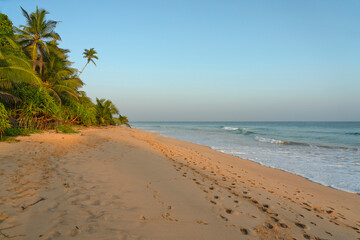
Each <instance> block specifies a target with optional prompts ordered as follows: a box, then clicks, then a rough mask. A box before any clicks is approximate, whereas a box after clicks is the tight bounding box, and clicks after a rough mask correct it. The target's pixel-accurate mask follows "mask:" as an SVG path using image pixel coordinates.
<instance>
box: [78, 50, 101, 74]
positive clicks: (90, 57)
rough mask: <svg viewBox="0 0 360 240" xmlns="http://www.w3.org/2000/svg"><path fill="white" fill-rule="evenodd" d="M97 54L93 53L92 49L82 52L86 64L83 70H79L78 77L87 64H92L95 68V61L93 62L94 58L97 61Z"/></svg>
mask: <svg viewBox="0 0 360 240" xmlns="http://www.w3.org/2000/svg"><path fill="white" fill-rule="evenodd" d="M96 54H97V52H96V51H95V49H94V48H90V49H85V50H84V52H83V55H84V58H87V62H86V64H85V66H84V68H83V69H82V70H81V72H80V74H79V76H80V75H81V74H82V72H83V71H84V69H85V68H86V66H87V65H88V64H89V62H92V63H93V64H94V65H95V66H96V63H95V61H94V60H93V59H94V58H95V59H99V58H98V56H96Z"/></svg>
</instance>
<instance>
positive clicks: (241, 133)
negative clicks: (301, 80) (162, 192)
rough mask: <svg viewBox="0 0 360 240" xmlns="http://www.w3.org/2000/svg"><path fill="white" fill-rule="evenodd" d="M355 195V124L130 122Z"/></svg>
mask: <svg viewBox="0 0 360 240" xmlns="http://www.w3.org/2000/svg"><path fill="white" fill-rule="evenodd" d="M132 126H133V127H134V128H138V129H142V130H146V131H153V132H157V133H159V134H160V135H162V136H167V137H172V138H176V139H180V140H184V141H189V142H193V143H198V144H202V145H207V146H209V147H211V148H212V149H214V150H216V151H219V152H222V153H226V154H231V155H234V156H237V157H240V158H245V159H249V160H251V161H254V162H257V163H260V164H262V165H265V166H269V167H273V168H277V169H281V170H284V171H287V172H290V173H295V174H298V175H300V176H303V177H305V178H308V179H309V180H311V181H314V182H317V183H320V184H323V185H327V186H330V187H333V188H336V189H340V190H345V191H350V192H355V193H358V194H360V122H133V123H132Z"/></svg>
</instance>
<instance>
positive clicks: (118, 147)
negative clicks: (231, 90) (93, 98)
mask: <svg viewBox="0 0 360 240" xmlns="http://www.w3.org/2000/svg"><path fill="white" fill-rule="evenodd" d="M19 139H20V140H21V141H20V142H19V143H1V144H0V163H1V166H2V169H0V180H1V182H2V184H0V194H1V196H0V199H1V200H0V209H1V210H0V236H1V234H3V235H4V234H5V235H7V236H17V237H14V239H24V237H25V236H26V237H27V239H35V238H39V236H40V235H41V236H42V237H41V239H69V238H70V237H71V238H74V239H96V238H98V239H220V238H224V237H225V238H226V239H238V238H239V237H240V238H242V239H281V238H282V239H294V238H295V239H356V238H358V237H359V234H360V230H359V229H360V219H359V217H358V216H359V215H360V204H359V203H360V196H359V195H358V194H356V193H355V194H354V193H350V192H345V191H342V190H338V189H334V188H331V187H329V186H324V185H321V184H319V183H316V182H312V181H310V180H308V179H306V178H304V177H302V176H299V175H296V174H293V173H289V172H286V171H284V170H280V169H276V168H271V167H268V166H265V165H261V164H259V163H257V162H254V161H251V160H247V159H242V158H239V157H236V156H232V155H229V154H225V153H221V152H218V151H216V150H213V149H211V148H210V147H208V146H205V145H199V144H196V143H191V142H185V141H181V140H177V139H174V138H169V137H164V136H161V135H159V134H157V133H153V132H146V131H143V130H139V129H129V128H124V127H108V128H87V129H82V130H81V133H79V134H59V133H58V134H55V133H49V132H45V133H40V134H35V135H32V136H30V137H19ZM42 199H43V200H42ZM29 219H32V221H28V220H29ZM4 229H5V230H4ZM31 229H32V230H33V231H31ZM34 229H35V230H34ZM164 229H166V230H165V231H164Z"/></svg>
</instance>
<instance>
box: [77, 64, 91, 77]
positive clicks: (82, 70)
mask: <svg viewBox="0 0 360 240" xmlns="http://www.w3.org/2000/svg"><path fill="white" fill-rule="evenodd" d="M89 62H90V61H88V62H87V63H86V64H85V66H84V68H83V69H82V70H81V72H80V74H79V77H80V75H81V74H82V72H83V71H84V69H85V68H86V66H87V65H88V64H89Z"/></svg>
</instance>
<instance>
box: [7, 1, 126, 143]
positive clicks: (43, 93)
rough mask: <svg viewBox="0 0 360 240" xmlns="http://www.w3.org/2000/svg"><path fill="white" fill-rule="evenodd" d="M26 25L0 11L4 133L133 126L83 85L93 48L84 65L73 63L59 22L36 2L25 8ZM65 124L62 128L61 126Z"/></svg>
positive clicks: (86, 56)
mask: <svg viewBox="0 0 360 240" xmlns="http://www.w3.org/2000/svg"><path fill="white" fill-rule="evenodd" d="M21 11H22V14H23V15H24V17H25V20H26V25H21V26H19V27H15V26H13V24H12V22H11V21H10V20H9V18H8V16H6V15H5V14H1V13H0V133H1V138H2V135H3V134H4V132H5V135H13V133H14V132H17V133H21V132H25V133H27V132H30V131H31V130H38V129H40V130H41V129H54V128H58V127H59V126H64V125H66V126H69V125H84V126H91V125H101V126H102V125H121V124H126V125H128V120H127V118H126V117H125V116H121V115H120V113H119V110H118V109H117V108H116V107H115V105H114V104H113V103H112V102H111V101H110V100H106V99H98V98H96V103H93V102H92V101H91V99H90V98H89V97H87V96H86V93H85V92H84V91H81V90H80V88H81V87H82V86H84V82H83V81H82V80H81V79H80V75H81V73H82V72H83V71H84V69H85V68H86V66H87V65H88V64H89V63H90V62H91V63H93V64H95V60H98V56H97V52H96V51H95V50H94V48H90V49H85V50H84V52H83V55H84V58H86V61H87V62H86V64H85V66H84V68H83V69H82V70H81V72H79V70H78V69H76V68H73V67H72V62H70V60H69V55H68V54H69V52H70V51H69V50H68V49H62V48H60V47H59V41H61V37H60V35H59V34H58V33H56V31H55V28H56V25H57V24H58V22H57V21H53V20H47V19H46V16H47V14H49V12H47V11H46V10H44V9H39V8H38V7H36V10H35V12H32V13H28V12H27V11H25V10H24V9H23V8H21ZM61 129H63V128H61Z"/></svg>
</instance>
